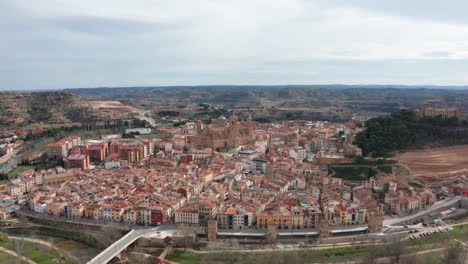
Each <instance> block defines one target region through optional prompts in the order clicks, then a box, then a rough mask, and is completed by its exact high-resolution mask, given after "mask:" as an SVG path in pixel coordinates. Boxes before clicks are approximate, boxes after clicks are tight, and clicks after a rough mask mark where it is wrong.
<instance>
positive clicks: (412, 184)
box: [408, 182, 424, 188]
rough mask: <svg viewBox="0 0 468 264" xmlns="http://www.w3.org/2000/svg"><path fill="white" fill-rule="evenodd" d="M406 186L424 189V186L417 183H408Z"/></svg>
mask: <svg viewBox="0 0 468 264" xmlns="http://www.w3.org/2000/svg"><path fill="white" fill-rule="evenodd" d="M408 184H409V185H411V186H414V187H418V188H424V185H422V184H419V183H417V182H408Z"/></svg>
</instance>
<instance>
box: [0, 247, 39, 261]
mask: <svg viewBox="0 0 468 264" xmlns="http://www.w3.org/2000/svg"><path fill="white" fill-rule="evenodd" d="M0 251H3V252H5V253H7V254H10V255H12V256H15V257H17V258H19V259H21V260H22V261H26V262H27V263H29V264H37V262H34V261H32V260H30V259H28V258H26V257H23V256H20V255H18V253H16V252H14V251H12V250H9V249H6V248H4V247H0Z"/></svg>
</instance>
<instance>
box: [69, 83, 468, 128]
mask: <svg viewBox="0 0 468 264" xmlns="http://www.w3.org/2000/svg"><path fill="white" fill-rule="evenodd" d="M464 88H466V87H442V86H441V87H432V86H398V85H397V86H395V85H393V86H392V85H388V86H384V85H382V86H378V85H377V86H376V85H367V86H366V85H363V86H357V85H277V86H255V85H253V86H252V85H245V86H242V85H237V86H236V85H220V86H156V87H117V88H115V87H114V88H112V87H108V88H81V89H66V90H65V91H68V92H71V93H75V94H77V95H80V96H81V97H83V98H94V99H93V100H118V101H120V102H122V103H124V104H126V105H130V106H133V107H136V108H142V109H145V110H147V111H158V109H161V108H172V107H178V106H184V107H189V108H197V106H198V105H199V104H200V103H208V104H210V105H215V106H220V107H223V108H225V109H227V110H228V111H235V112H237V113H240V114H243V115H247V112H252V111H253V112H254V113H255V117H257V118H265V119H268V120H272V121H275V120H276V121H279V120H285V119H308V120H329V121H336V122H341V121H349V120H351V119H354V120H366V119H368V118H371V117H375V116H379V115H384V114H389V113H392V112H395V111H398V110H400V109H408V108H416V107H419V104H420V102H421V101H430V102H431V105H433V106H434V107H446V106H463V107H465V108H468V90H466V89H464ZM184 117H185V118H192V116H184ZM193 118H195V117H193ZM197 118H200V117H197Z"/></svg>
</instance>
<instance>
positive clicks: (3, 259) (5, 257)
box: [0, 251, 19, 263]
mask: <svg viewBox="0 0 468 264" xmlns="http://www.w3.org/2000/svg"><path fill="white" fill-rule="evenodd" d="M18 262H19V259H18V258H17V257H15V256H12V255H10V254H8V253H5V252H3V251H0V263H18Z"/></svg>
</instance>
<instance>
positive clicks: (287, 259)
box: [168, 247, 364, 264]
mask: <svg viewBox="0 0 468 264" xmlns="http://www.w3.org/2000/svg"><path fill="white" fill-rule="evenodd" d="M363 252H364V249H363V248H359V247H344V248H334V249H322V250H309V251H277V252H257V253H251V252H250V253H237V252H236V253H206V254H199V253H194V252H189V251H183V250H175V251H174V253H173V254H172V255H171V256H170V257H168V259H169V260H171V261H175V262H178V263H181V264H199V263H200V264H201V263H213V264H222V263H242V264H250V263H252V264H256V263H258V264H263V263H265V264H267V263H268V264H269V263H272V264H274V263H307V262H334V261H336V262H337V261H346V260H349V259H355V258H358V257H360V256H361V255H362V254H363Z"/></svg>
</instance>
